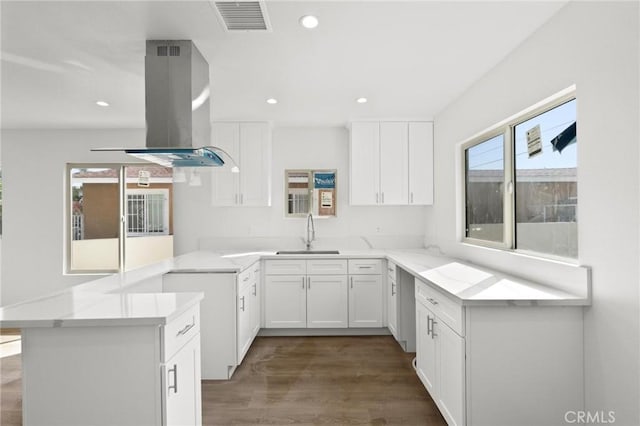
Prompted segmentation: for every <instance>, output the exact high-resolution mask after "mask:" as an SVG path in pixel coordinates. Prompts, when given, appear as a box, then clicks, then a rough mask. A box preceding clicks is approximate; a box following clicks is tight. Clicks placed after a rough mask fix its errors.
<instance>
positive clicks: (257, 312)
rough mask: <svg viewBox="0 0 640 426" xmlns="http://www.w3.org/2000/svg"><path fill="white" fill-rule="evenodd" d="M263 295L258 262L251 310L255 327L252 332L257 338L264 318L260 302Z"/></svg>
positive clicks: (254, 273) (254, 276) (254, 272)
mask: <svg viewBox="0 0 640 426" xmlns="http://www.w3.org/2000/svg"><path fill="white" fill-rule="evenodd" d="M260 295H261V278H260V262H258V263H257V264H256V267H255V268H254V270H253V286H252V292H251V296H252V298H251V300H252V302H251V312H252V313H253V329H252V331H251V334H252V335H253V337H254V338H255V337H256V336H257V335H258V332H259V331H260V321H261V318H262V309H261V303H260Z"/></svg>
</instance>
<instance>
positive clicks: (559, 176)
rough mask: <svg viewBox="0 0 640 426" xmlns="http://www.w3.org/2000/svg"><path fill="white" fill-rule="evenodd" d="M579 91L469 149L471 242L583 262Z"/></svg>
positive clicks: (467, 235) (467, 223) (467, 228)
mask: <svg viewBox="0 0 640 426" xmlns="http://www.w3.org/2000/svg"><path fill="white" fill-rule="evenodd" d="M576 115H577V114H576V99H575V91H574V89H573V88H571V89H568V90H567V91H564V92H563V93H561V94H559V95H557V96H556V97H554V98H553V99H550V100H547V101H544V102H542V103H540V104H539V105H536V106H535V107H532V108H531V109H530V110H528V111H525V112H523V113H520V114H517V115H515V116H513V117H511V118H510V119H507V120H505V121H504V122H503V123H501V124H500V125H497V126H495V127H493V128H492V129H490V130H488V131H486V132H483V133H481V134H480V135H479V136H477V137H474V138H473V139H471V140H469V141H467V142H465V143H463V144H462V155H463V164H464V180H463V182H464V187H463V193H464V197H463V200H464V224H463V226H464V228H463V231H464V232H463V239H464V242H467V243H471V244H478V245H484V246H489V247H494V248H502V249H517V250H520V251H527V252H532V253H539V254H543V255H544V256H550V257H559V258H572V259H577V257H578V236H577V226H578V225H577V224H578V180H577V170H578V167H577V149H578V148H577V147H578V144H577V120H576Z"/></svg>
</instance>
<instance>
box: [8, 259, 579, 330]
mask: <svg viewBox="0 0 640 426" xmlns="http://www.w3.org/2000/svg"><path fill="white" fill-rule="evenodd" d="M309 257H313V258H335V257H343V258H387V259H389V260H391V261H393V262H395V263H396V264H397V265H398V266H400V267H401V268H402V269H404V270H406V271H407V272H409V273H410V274H412V275H414V276H415V277H416V278H417V279H419V280H421V281H423V282H425V283H426V284H427V285H431V286H432V287H434V288H436V289H437V290H439V291H442V292H444V293H445V294H447V295H448V296H449V297H451V298H453V299H455V300H457V301H458V302H459V303H461V304H462V305H542V304H548V305H589V304H590V297H589V291H588V289H586V291H584V292H582V294H572V293H568V292H564V291H560V290H558V289H555V288H553V287H550V286H545V285H542V284H539V283H534V282H531V281H527V280H523V279H520V278H517V277H513V276H509V275H506V274H502V273H500V272H498V271H494V270H490V269H487V268H483V267H479V266H477V265H470V264H466V263H464V262H462V261H460V260H459V259H453V258H448V257H445V256H440V255H436V254H433V253H431V252H429V251H428V250H426V249H412V250H399V249H393V250H383V249H363V250H340V254H339V255H312V256H309V255H305V256H304V258H309ZM291 258H301V256H300V255H277V254H276V251H272V250H260V251H252V250H218V251H196V252H192V253H188V254H185V255H181V256H177V257H175V258H173V259H169V260H165V261H162V262H158V263H155V264H152V265H148V266H144V267H141V268H138V269H135V270H132V271H128V272H122V273H118V274H113V275H110V276H107V277H103V278H99V279H96V280H93V281H90V282H87V283H83V284H79V285H76V286H74V287H72V288H70V289H67V290H64V291H61V292H58V293H54V294H51V295H47V296H44V297H40V298H37V299H33V300H30V301H26V302H22V303H18V304H15V305H11V306H5V307H0V327H16V328H21V327H60V326H72V325H73V326H93V325H109V324H119V325H125V324H130V325H137V324H159V325H161V324H164V323H166V321H168V320H170V319H171V318H173V316H175V315H178V314H179V313H180V312H183V311H184V310H185V309H187V308H188V307H189V306H192V305H193V304H194V303H197V302H198V301H199V300H200V298H202V294H200V293H135V292H132V291H131V289H132V288H133V287H134V286H135V285H136V284H138V283H140V282H143V281H145V280H149V279H154V278H158V277H160V276H162V275H163V274H166V273H170V272H183V273H231V274H236V273H239V272H241V271H243V270H245V269H247V268H249V267H250V266H251V265H253V264H254V263H255V262H257V261H259V260H261V259H291Z"/></svg>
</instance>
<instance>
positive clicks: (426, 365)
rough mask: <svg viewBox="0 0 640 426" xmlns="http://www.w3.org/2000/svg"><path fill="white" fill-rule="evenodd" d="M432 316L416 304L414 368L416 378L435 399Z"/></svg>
mask: <svg viewBox="0 0 640 426" xmlns="http://www.w3.org/2000/svg"><path fill="white" fill-rule="evenodd" d="M433 318H434V316H433V314H431V312H430V311H429V310H428V309H427V308H425V307H424V306H423V305H422V304H421V303H416V368H417V373H418V377H419V378H420V381H422V384H423V385H424V387H425V388H427V391H428V392H429V394H430V395H431V397H432V398H434V399H435V398H436V392H437V389H436V380H437V376H436V374H437V370H436V361H437V360H436V356H437V352H436V340H435V336H434V335H432V333H431V327H432V325H431V321H432V320H433Z"/></svg>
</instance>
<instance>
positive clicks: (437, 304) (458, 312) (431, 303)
mask: <svg viewBox="0 0 640 426" xmlns="http://www.w3.org/2000/svg"><path fill="white" fill-rule="evenodd" d="M415 287H416V302H420V303H422V304H423V305H425V306H426V307H428V308H429V309H431V311H433V313H434V314H435V315H436V316H437V317H438V318H439V319H440V321H443V322H444V323H445V324H447V325H448V326H449V327H451V328H452V329H453V330H454V331H455V332H456V333H458V334H459V335H460V336H464V308H463V307H462V305H460V304H459V303H456V302H455V301H453V300H451V299H450V298H449V297H447V296H445V295H444V294H443V293H442V292H440V291H438V290H436V289H435V288H433V287H431V286H430V285H428V284H426V283H424V282H422V281H420V280H418V279H416V282H415Z"/></svg>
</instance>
